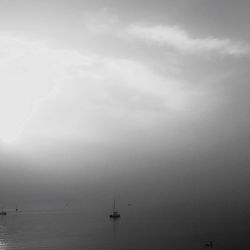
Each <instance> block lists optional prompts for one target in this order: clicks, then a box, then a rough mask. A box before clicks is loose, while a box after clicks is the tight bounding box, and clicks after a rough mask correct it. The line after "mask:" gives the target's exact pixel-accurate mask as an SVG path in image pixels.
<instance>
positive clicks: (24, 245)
mask: <svg viewBox="0 0 250 250" xmlns="http://www.w3.org/2000/svg"><path fill="white" fill-rule="evenodd" d="M209 221H210V222H209ZM211 221H212V219H211V220H210V219H209V220H207V221H204V218H202V217H199V216H196V217H195V218H190V217H189V216H186V217H185V216H183V217H181V216H179V215H178V214H173V213H172V214H169V217H168V216H163V214H162V216H161V214H155V213H153V212H152V213H150V211H148V212H145V213H139V214H138V213H137V212H135V211H134V212H131V213H124V214H122V217H121V218H120V219H118V220H115V221H114V220H111V219H109V218H108V216H107V211H101V212H100V211H97V212H96V213H94V212H86V211H83V210H82V211H70V210H65V211H33V212H31V211H30V212H28V211H23V212H20V213H15V212H12V213H11V212H9V213H8V215H7V216H2V217H0V249H1V250H12V249H18V250H36V249H38V250H39V249H51V250H64V249H65V250H114V249H115V250H132V249H136V250H149V249H151V250H163V249H164V250H165V249H166V250H177V249H178V250H185V249H190V250H191V249H192V250H196V249H208V247H205V246H204V243H206V241H207V240H210V239H212V237H213V240H214V242H216V245H215V247H214V249H227V250H228V249H250V248H249V244H248V243H247V241H248V240H247V237H246V239H245V238H244V233H247V230H248V225H245V226H243V227H242V226H241V228H242V229H241V230H242V234H239V235H238V234H235V233H236V231H234V230H233V227H232V230H231V231H230V230H229V231H227V230H226V229H225V228H228V227H229V226H230V225H224V224H223V223H222V222H220V223H218V224H217V226H216V227H215V228H214V229H211V227H210V226H213V223H212V222H211ZM217 221H218V220H217ZM204 223H207V224H208V227H204ZM209 225H210V226H209ZM246 244H248V245H246Z"/></svg>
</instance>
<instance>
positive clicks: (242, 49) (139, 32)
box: [127, 24, 250, 56]
mask: <svg viewBox="0 0 250 250" xmlns="http://www.w3.org/2000/svg"><path fill="white" fill-rule="evenodd" d="M127 33H128V35H129V36H132V37H134V38H136V39H140V40H142V41H144V42H147V43H150V44H154V45H158V46H169V47H172V48H174V49H176V50H177V51H181V52H185V53H190V54H196V53H204V52H216V53H220V54H224V55H233V56H240V55H246V54H249V53H250V46H249V45H248V44H244V43H242V42H237V41H233V40H230V39H220V38H216V37H211V36H210V37H206V38H194V37H192V36H190V35H189V34H188V32H186V31H184V30H183V29H181V28H179V27H178V26H163V25H156V26H143V25H139V24H132V25H130V26H129V27H128V28H127Z"/></svg>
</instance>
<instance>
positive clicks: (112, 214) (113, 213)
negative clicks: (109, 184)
mask: <svg viewBox="0 0 250 250" xmlns="http://www.w3.org/2000/svg"><path fill="white" fill-rule="evenodd" d="M120 217H121V215H120V214H119V213H118V212H117V211H116V210H115V200H114V206H113V211H112V213H111V214H110V215H109V218H113V219H118V218H120Z"/></svg>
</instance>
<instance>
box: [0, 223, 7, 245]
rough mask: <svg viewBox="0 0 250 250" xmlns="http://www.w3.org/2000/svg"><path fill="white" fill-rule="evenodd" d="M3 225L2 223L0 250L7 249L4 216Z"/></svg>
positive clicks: (0, 228) (0, 227) (0, 226)
mask: <svg viewBox="0 0 250 250" xmlns="http://www.w3.org/2000/svg"><path fill="white" fill-rule="evenodd" d="M0 223H1V225H0V250H7V242H5V239H6V238H7V237H6V233H5V230H4V229H5V227H4V225H3V224H2V223H3V218H1V222H0Z"/></svg>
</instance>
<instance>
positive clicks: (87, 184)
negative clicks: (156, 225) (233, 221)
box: [0, 0, 250, 208]
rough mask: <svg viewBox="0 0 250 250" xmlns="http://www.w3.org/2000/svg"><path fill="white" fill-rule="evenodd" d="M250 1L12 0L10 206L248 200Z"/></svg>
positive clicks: (5, 76)
mask: <svg viewBox="0 0 250 250" xmlns="http://www.w3.org/2000/svg"><path fill="white" fill-rule="evenodd" d="M249 12H250V2H249V1H244V0H238V1H233V0H175V1H174V0H165V1H163V0H162V1H160V0H157V1H149V0H148V1H146V0H145V1H142V0H134V1H130V0H128V1H121V0H107V1H98V0H94V1H93V0H92V1H89V0H86V1H82V0H81V1H80V0H70V1H69V0H61V1H54V0H50V1H48V0H43V1H39V0H32V1H31V0H21V1H20V0H19V1H17V0H12V1H7V0H0V119H1V120H0V121H1V122H0V155H1V160H0V162H1V172H2V174H1V176H0V180H1V182H0V186H1V188H0V194H1V196H2V200H3V201H2V203H5V204H6V203H8V202H9V203H11V202H15V201H16V200H19V201H20V200H25V199H29V198H30V199H37V198H34V197H47V198H48V199H49V198H50V199H53V197H55V196H56V197H60V198H65V197H75V198H76V199H78V198H79V199H82V200H86V199H91V197H94V198H93V199H96V200H98V199H99V200H110V199H112V197H113V195H116V196H118V197H119V198H120V199H121V200H132V201H133V200H136V201H137V202H139V203H140V202H141V203H143V202H145V201H151V203H150V204H151V205H155V204H158V205H162V206H165V205H166V204H167V205H169V206H170V205H173V204H177V203H178V204H179V203H182V204H183V203H185V204H186V203H187V204H188V203H190V204H213V205H215V204H218V206H221V207H223V208H225V207H228V204H229V203H232V204H241V205H244V206H246V207H249V205H250V204H249V202H250V200H249V197H248V194H249V188H250V186H249V174H250V172H249V166H248V165H249V163H250V158H249V155H250V154H249V146H250V145H249V134H250V133H249V132H250V131H249V127H250V126H249V125H250V118H249V109H248V107H249V105H250V100H249V98H248V97H249V93H250V88H249V79H250V73H249V69H248V68H249V65H250V34H249V21H250V15H249V14H250V13H249ZM6 190H7V191H6ZM55 194H56V195H55ZM100 197H102V198H100ZM44 199H45V198H44ZM235 206H236V205H235ZM233 207H234V206H233Z"/></svg>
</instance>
